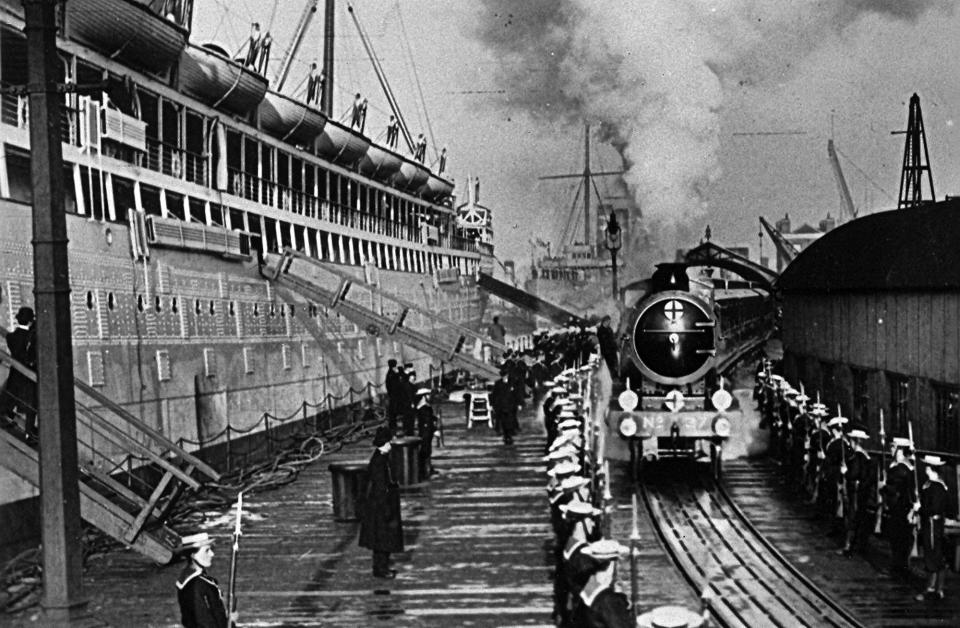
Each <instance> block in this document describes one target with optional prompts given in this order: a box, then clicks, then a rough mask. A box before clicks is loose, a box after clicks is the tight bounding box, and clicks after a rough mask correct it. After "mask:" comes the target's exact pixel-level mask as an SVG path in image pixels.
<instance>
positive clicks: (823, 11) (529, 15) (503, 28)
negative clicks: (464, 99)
mask: <svg viewBox="0 0 960 628" xmlns="http://www.w3.org/2000/svg"><path fill="white" fill-rule="evenodd" d="M935 6H941V7H945V6H947V0H795V1H793V2H785V1H784V0H644V1H637V0H633V1H630V0H603V1H601V0H523V1H522V2H516V1H515V0H482V7H481V9H480V11H479V16H480V19H479V22H478V23H477V26H476V35H477V37H478V38H479V39H480V40H481V41H483V42H485V44H486V45H487V46H489V47H490V49H491V50H492V51H493V53H494V55H495V57H496V59H497V61H498V67H499V68H500V70H499V71H500V72H501V73H502V74H501V76H500V79H501V81H502V82H503V83H504V85H503V87H504V88H505V89H506V93H507V95H506V96H505V98H506V100H507V103H508V105H510V106H512V107H514V108H516V109H519V110H522V111H524V112H526V113H528V114H529V115H532V116H534V117H537V118H542V119H546V120H549V121H553V122H556V121H562V122H565V123H568V124H570V125H572V126H573V125H581V124H582V123H583V122H584V121H590V122H592V123H594V124H596V123H598V122H599V123H600V125H601V129H602V132H603V136H604V139H605V140H606V141H608V142H609V143H610V144H611V145H612V146H614V147H615V148H616V149H617V150H618V151H619V153H620V155H621V157H622V159H623V163H624V168H625V170H626V173H625V175H624V176H623V179H624V182H625V184H626V185H627V187H628V189H629V191H630V192H631V195H632V197H633V199H634V201H635V204H636V209H635V210H634V213H635V215H636V216H638V217H639V212H640V211H642V215H643V227H644V228H643V229H634V232H633V233H634V235H635V236H637V237H639V238H641V239H643V240H645V241H646V244H647V246H650V247H653V248H658V249H659V250H658V251H657V252H656V255H659V256H660V257H659V258H656V259H655V261H661V260H663V259H664V254H665V255H666V256H667V258H670V257H672V251H673V250H675V246H676V245H677V244H680V245H683V246H689V245H691V244H695V242H691V241H689V240H678V239H677V238H678V237H680V236H683V237H689V236H690V235H691V234H699V233H700V232H701V231H702V223H703V222H704V218H705V214H706V212H707V209H708V200H709V193H710V186H711V184H712V183H713V182H714V181H716V180H717V178H718V177H719V176H720V174H721V170H720V165H719V161H718V152H719V148H720V115H721V111H722V109H723V106H724V96H725V93H727V92H729V91H730V90H731V89H733V88H747V89H750V88H762V87H763V86H764V85H765V84H768V83H772V82H781V81H783V80H786V79H789V78H790V75H791V73H792V72H793V71H794V70H793V69H794V68H796V66H797V65H798V62H799V61H800V60H802V59H803V57H805V56H806V55H807V54H809V53H810V52H811V51H813V50H814V49H816V48H817V46H818V45H820V43H821V42H822V41H823V40H824V39H825V38H827V37H832V36H834V35H836V34H837V33H838V32H840V31H842V30H843V29H844V28H845V27H847V26H848V25H850V24H851V23H853V22H855V21H856V20H858V19H860V18H861V17H862V16H864V15H866V14H878V15H881V16H883V17H885V18H888V19H893V20H907V21H911V20H916V19H917V18H918V17H919V16H920V15H921V14H923V13H924V12H925V11H927V10H928V9H930V8H931V7H935ZM631 222H636V221H631ZM678 231H679V232H680V233H678ZM625 244H626V243H625ZM634 244H635V245H640V244H641V242H635V243H634ZM657 244H658V245H659V246H658V247H657V246H655V245H657Z"/></svg>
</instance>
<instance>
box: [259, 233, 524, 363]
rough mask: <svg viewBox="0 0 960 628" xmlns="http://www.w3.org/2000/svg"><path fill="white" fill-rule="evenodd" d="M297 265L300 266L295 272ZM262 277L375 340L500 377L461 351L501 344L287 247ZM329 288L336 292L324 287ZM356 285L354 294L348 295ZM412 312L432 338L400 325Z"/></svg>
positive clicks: (268, 261) (272, 257)
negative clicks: (389, 339)
mask: <svg viewBox="0 0 960 628" xmlns="http://www.w3.org/2000/svg"><path fill="white" fill-rule="evenodd" d="M295 261H296V262H298V263H297V265H296V267H295V266H294V262H295ZM261 272H262V274H263V275H264V276H265V277H266V278H267V279H269V280H270V281H272V282H273V283H275V284H276V285H278V286H282V287H286V288H288V289H290V290H292V291H293V292H295V293H297V294H299V295H300V296H302V297H304V298H306V299H308V300H310V301H313V302H315V303H318V304H326V306H327V307H329V308H330V309H331V310H335V311H337V312H340V313H341V314H342V315H343V316H344V317H346V318H347V319H348V320H350V321H352V322H353V323H355V324H356V325H357V326H359V327H360V328H361V329H366V330H368V331H369V332H370V333H371V334H373V335H379V334H380V333H382V332H385V333H387V334H389V335H395V336H397V337H398V338H400V339H402V340H403V342H404V343H406V344H408V345H409V346H411V347H413V348H414V349H417V350H419V351H422V352H424V353H426V354H428V355H430V356H434V357H436V358H439V359H440V360H442V361H444V362H447V363H449V364H451V365H454V366H457V367H460V368H464V369H467V370H469V371H471V372H473V373H475V374H477V375H482V376H485V377H489V378H491V379H496V378H497V377H499V369H498V368H497V366H496V365H493V364H487V363H486V362H483V361H482V360H478V359H476V358H474V357H473V356H471V355H467V354H465V353H463V352H462V349H463V347H464V346H465V345H466V343H467V341H468V340H473V341H474V342H481V343H483V344H487V345H489V346H491V347H493V348H495V349H499V350H500V351H503V350H504V349H505V348H506V347H505V346H504V345H501V344H500V343H497V342H494V341H492V340H491V339H489V338H485V337H484V336H482V335H481V334H480V333H478V332H476V331H474V330H472V329H470V328H468V327H464V326H462V325H459V324H457V323H455V322H454V321H450V320H447V319H445V318H443V317H442V316H439V315H438V314H437V313H436V312H433V311H431V310H429V309H427V308H425V307H423V306H421V305H417V304H415V303H413V302H411V301H407V300H405V299H403V298H401V297H399V296H397V295H395V294H393V293H391V292H389V291H387V290H383V289H382V288H379V287H377V286H374V285H371V284H369V283H366V282H364V281H363V280H362V279H360V278H358V277H354V276H353V275H351V274H349V273H347V272H344V271H342V270H340V269H338V268H335V267H333V266H332V265H331V264H327V263H325V262H323V261H321V260H318V259H315V258H312V257H309V256H306V255H304V254H302V253H300V252H298V251H294V250H292V249H289V248H288V249H284V250H283V252H282V254H276V253H268V254H267V255H265V256H264V267H263V268H262V269H261ZM318 274H319V276H318ZM324 275H325V276H324ZM331 285H336V287H335V288H330V287H327V286H331ZM354 286H357V287H358V289H354V290H351V289H352V288H353V287H354ZM362 292H366V293H367V294H368V295H369V299H368V302H366V303H363V302H361V301H360V300H359V298H357V294H358V293H362ZM375 298H379V299H380V302H381V307H380V308H377V307H376V306H375ZM388 304H389V305H390V306H391V307H392V308H396V311H395V314H394V315H393V316H388V315H386V314H383V313H382V312H383V311H384V310H385V309H386V306H387V305H388ZM410 312H416V313H419V314H421V315H422V316H423V317H425V318H428V319H429V320H431V321H432V322H433V323H435V329H434V330H433V331H432V332H431V334H429V335H428V334H426V333H422V332H419V331H416V330H413V329H410V328H409V327H407V326H406V325H405V324H404V323H405V321H406V318H407V316H408V315H409V314H410Z"/></svg>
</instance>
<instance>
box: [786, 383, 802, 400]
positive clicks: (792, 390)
mask: <svg viewBox="0 0 960 628" xmlns="http://www.w3.org/2000/svg"><path fill="white" fill-rule="evenodd" d="M789 385H790V384H787V386H789ZM799 394H800V391H799V390H797V389H796V388H787V389H785V390H784V391H783V395H784V396H785V397H796V396H797V395H799Z"/></svg>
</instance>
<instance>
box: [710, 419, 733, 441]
mask: <svg viewBox="0 0 960 628" xmlns="http://www.w3.org/2000/svg"><path fill="white" fill-rule="evenodd" d="M713 433H714V434H716V435H717V436H720V437H721V438H726V437H728V436H730V419H728V418H727V417H725V416H718V417H716V418H715V419H714V420H713Z"/></svg>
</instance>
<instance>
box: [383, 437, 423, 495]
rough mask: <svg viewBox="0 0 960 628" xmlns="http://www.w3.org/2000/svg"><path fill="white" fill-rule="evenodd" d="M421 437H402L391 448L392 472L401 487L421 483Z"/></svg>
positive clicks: (396, 439)
mask: <svg viewBox="0 0 960 628" xmlns="http://www.w3.org/2000/svg"><path fill="white" fill-rule="evenodd" d="M419 458H420V437H419V436H401V437H400V438H395V439H393V447H391V448H390V470H391V471H392V472H393V480H394V482H397V483H398V484H400V486H410V485H411V484H419V483H420V479H421V478H420V460H419Z"/></svg>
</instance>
